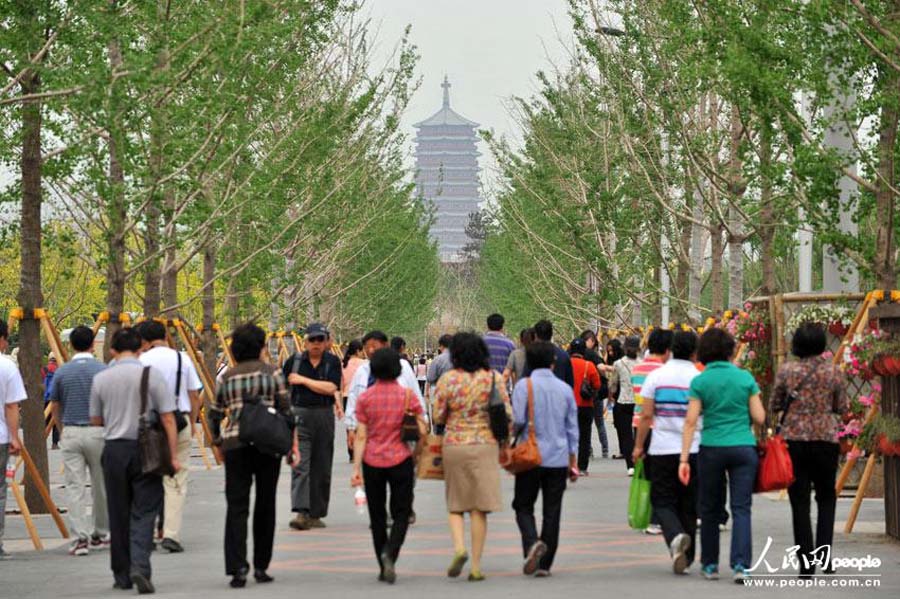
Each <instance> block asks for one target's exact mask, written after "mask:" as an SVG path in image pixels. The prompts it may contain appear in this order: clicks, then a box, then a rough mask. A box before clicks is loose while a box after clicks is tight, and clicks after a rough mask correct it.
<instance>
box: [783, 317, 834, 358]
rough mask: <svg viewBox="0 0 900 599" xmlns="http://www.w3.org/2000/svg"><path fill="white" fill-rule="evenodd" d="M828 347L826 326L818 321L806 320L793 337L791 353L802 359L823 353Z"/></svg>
mask: <svg viewBox="0 0 900 599" xmlns="http://www.w3.org/2000/svg"><path fill="white" fill-rule="evenodd" d="M827 347H828V338H827V337H826V336H825V327H824V326H822V325H821V324H820V323H817V322H804V323H803V324H801V325H800V326H799V327H797V330H796V331H794V336H793V338H791V353H792V354H794V355H795V356H797V357H798V358H801V359H802V358H809V357H810V356H818V355H821V353H822V352H824V351H825V350H826V349H827Z"/></svg>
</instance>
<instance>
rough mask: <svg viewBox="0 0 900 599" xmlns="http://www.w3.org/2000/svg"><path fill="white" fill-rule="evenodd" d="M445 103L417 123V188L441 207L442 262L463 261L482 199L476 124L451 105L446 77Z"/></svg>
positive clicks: (437, 234) (437, 225) (435, 227)
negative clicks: (470, 226)
mask: <svg viewBox="0 0 900 599" xmlns="http://www.w3.org/2000/svg"><path fill="white" fill-rule="evenodd" d="M441 87H442V88H443V89H444V104H443V106H442V107H441V109H440V110H439V111H438V112H436V113H435V114H434V115H432V116H431V117H429V118H427V119H425V120H424V121H422V122H419V123H416V124H415V125H413V127H415V128H416V129H418V133H417V134H416V179H415V181H416V191H417V194H418V195H419V196H420V197H422V198H423V199H424V200H425V201H427V202H431V203H433V204H434V207H435V221H434V223H433V224H432V226H431V235H432V237H433V238H434V239H435V240H436V241H437V243H438V251H439V252H440V256H441V261H442V262H445V263H447V262H449V263H453V262H459V261H460V260H461V258H462V256H461V252H462V250H463V248H464V247H465V246H466V244H468V243H469V241H470V239H469V236H468V235H466V225H467V224H468V222H469V215H470V214H472V213H473V212H477V211H478V205H479V204H480V203H481V197H480V195H479V182H478V173H479V170H480V169H479V168H478V156H480V153H479V152H478V149H477V148H476V145H475V144H476V142H477V140H478V137H477V135H476V133H475V128H476V127H478V123H474V122H472V121H470V120H468V119H466V118H464V117H462V116H460V115H459V114H457V113H456V112H454V111H453V110H452V109H451V108H450V82H449V81H448V80H447V77H446V76H445V77H444V83H443V84H441Z"/></svg>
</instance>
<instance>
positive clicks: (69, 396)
mask: <svg viewBox="0 0 900 599" xmlns="http://www.w3.org/2000/svg"><path fill="white" fill-rule="evenodd" d="M105 369H106V365H105V364H103V362H100V361H99V360H97V359H96V358H94V356H93V354H90V353H88V352H83V353H77V354H75V355H74V356H72V361H71V362H68V363H66V364H63V365H62V366H60V367H59V368H58V369H57V370H56V374H54V376H53V382H52V384H51V385H50V390H49V397H48V398H49V400H50V401H58V402H59V403H60V408H61V409H62V423H63V425H64V426H87V425H89V424H90V423H91V414H90V411H91V385H92V384H93V382H94V377H95V376H96V375H97V373H99V372H102V371H103V370H105Z"/></svg>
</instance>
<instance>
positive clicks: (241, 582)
mask: <svg viewBox="0 0 900 599" xmlns="http://www.w3.org/2000/svg"><path fill="white" fill-rule="evenodd" d="M228 584H229V585H231V588H233V589H242V588H244V587H245V586H247V568H241V569H240V570H238V571H237V573H236V574H235V575H234V576H232V577H231V582H229V583H228Z"/></svg>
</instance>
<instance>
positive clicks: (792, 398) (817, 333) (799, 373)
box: [772, 323, 847, 578]
mask: <svg viewBox="0 0 900 599" xmlns="http://www.w3.org/2000/svg"><path fill="white" fill-rule="evenodd" d="M826 346H827V339H826V337H825V328H824V327H823V326H822V325H820V324H813V323H806V324H803V325H801V326H800V327H799V328H798V329H797V330H796V331H795V332H794V337H793V339H792V341H791V353H793V354H794V356H796V357H797V358H798V359H797V361H794V362H787V363H785V364H784V365H783V366H782V367H781V369H780V370H779V371H778V375H777V376H776V377H775V387H774V390H773V393H772V411H773V412H781V413H782V422H783V424H782V427H781V433H782V435H783V436H784V438H785V440H787V444H788V452H790V454H791V462H792V463H793V465H794V484H792V485H791V486H790V488H789V489H788V495H789V497H790V500H791V517H792V519H793V524H794V544H795V545H798V546H799V547H800V550H799V551H798V552H797V553H798V555H801V556H804V557H806V556H810V555H811V554H812V552H813V550H814V549H815V548H816V547H824V548H826V549H825V550H824V552H823V555H819V556H816V557H819V558H821V559H822V560H825V563H823V570H824V571H826V572H829V571H832V568H831V564H830V563H829V561H828V560H830V558H831V553H832V552H831V545H832V540H833V538H834V509H835V504H836V503H837V495H836V494H835V491H834V483H835V476H836V474H837V465H838V456H839V455H840V451H839V447H838V442H837V433H838V427H839V425H840V422H841V419H840V415H841V414H843V413H844V412H845V411H846V410H847V396H846V393H845V391H844V375H843V373H842V372H841V369H840V368H838V367H837V366H835V365H833V364H832V363H831V362H830V361H828V360H826V359H825V358H823V357H822V353H823V352H824V351H825V349H826ZM811 487H812V488H814V489H815V490H816V507H817V509H816V514H817V520H816V536H815V539H813V531H812V521H811V518H810V497H809V494H810V488H811ZM815 572H816V565H815V562H814V560H811V559H810V560H809V561H808V562H807V560H806V559H801V560H800V576H801V578H809V577H811V576H812V575H813V574H815Z"/></svg>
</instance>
